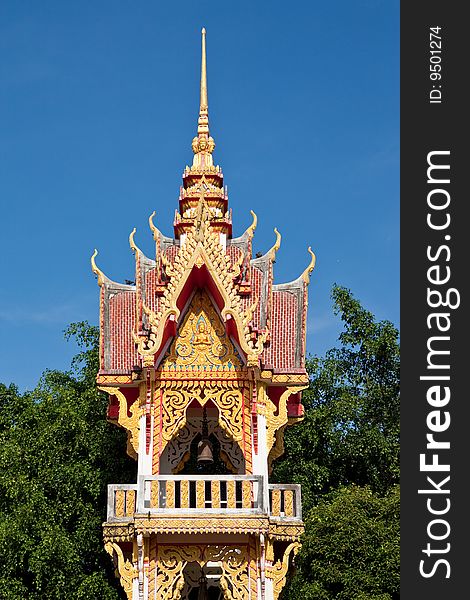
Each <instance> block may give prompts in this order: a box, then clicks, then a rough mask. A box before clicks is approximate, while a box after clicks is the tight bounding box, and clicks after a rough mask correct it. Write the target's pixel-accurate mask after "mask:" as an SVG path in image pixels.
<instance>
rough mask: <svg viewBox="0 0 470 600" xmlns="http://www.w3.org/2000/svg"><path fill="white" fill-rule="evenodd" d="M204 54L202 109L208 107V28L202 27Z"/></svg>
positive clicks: (202, 65) (202, 60)
mask: <svg viewBox="0 0 470 600" xmlns="http://www.w3.org/2000/svg"><path fill="white" fill-rule="evenodd" d="M201 33H202V56H201V102H200V111H201V112H202V110H203V109H206V110H207V109H208V107H209V105H208V103H207V68H206V29H205V27H203V28H202V32H201Z"/></svg>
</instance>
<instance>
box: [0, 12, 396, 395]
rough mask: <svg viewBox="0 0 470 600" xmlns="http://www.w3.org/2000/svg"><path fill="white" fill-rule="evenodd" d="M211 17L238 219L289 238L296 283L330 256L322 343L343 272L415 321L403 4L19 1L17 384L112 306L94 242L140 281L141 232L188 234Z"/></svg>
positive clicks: (314, 328)
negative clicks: (403, 135) (404, 223)
mask: <svg viewBox="0 0 470 600" xmlns="http://www.w3.org/2000/svg"><path fill="white" fill-rule="evenodd" d="M202 26H205V27H206V29H207V51H208V87H209V116H210V126H211V134H212V136H213V137H214V139H215V142H216V145H217V147H216V150H215V152H214V158H215V162H216V163H217V164H220V165H221V166H222V168H223V171H224V175H225V183H226V184H227V185H228V189H229V200H230V206H231V207H232V209H233V220H234V235H239V234H241V233H242V232H243V231H244V230H245V228H246V227H247V226H248V225H249V223H250V222H251V217H250V214H249V211H250V209H253V210H254V211H255V212H256V213H257V215H258V228H257V231H256V235H255V252H256V251H266V250H267V249H269V248H270V247H271V245H272V244H273V242H274V238H275V236H274V233H273V228H274V227H276V226H277V227H278V229H279V230H280V232H281V234H282V236H283V239H282V245H281V249H280V251H279V252H278V255H277V262H276V271H275V277H276V281H277V282H278V283H281V282H285V281H290V280H292V279H294V278H296V277H297V276H298V274H299V273H300V272H302V270H303V269H304V268H305V266H306V265H307V264H308V261H309V255H308V254H307V246H309V245H311V246H312V248H313V250H314V251H315V253H316V254H317V266H316V269H315V271H314V273H313V276H312V280H311V285H310V305H309V306H310V310H309V323H308V331H309V334H308V349H309V351H310V352H311V353H323V352H324V351H325V350H326V349H327V348H329V347H331V346H333V345H335V342H336V337H337V335H338V331H339V326H338V321H337V320H336V319H335V318H334V317H333V314H332V310H331V300H330V290H331V287H332V285H333V283H334V282H336V283H338V284H341V285H344V286H346V287H349V288H350V289H351V290H352V291H353V292H354V294H355V295H356V297H357V298H359V299H360V300H361V301H362V303H363V304H364V305H365V306H366V307H367V308H368V309H370V310H371V311H372V312H374V313H375V314H376V315H377V317H378V318H380V319H389V320H391V321H393V322H394V323H396V324H397V325H398V322H399V3H398V2H396V1H392V2H385V1H378V0H377V1H373V0H369V1H366V0H362V1H361V0H357V1H356V2H349V1H345V0H344V1H343V0H341V1H339V0H337V1H332V2H322V3H319V2H315V1H309V2H291V3H285V2H276V1H270V2H268V1H266V0H263V1H258V2H248V1H245V0H241V1H240V0H239V1H238V2H230V3H229V2H220V1H219V2H215V1H213V0H210V1H209V0H200V1H199V2H197V3H195V2H189V1H180V2H174V3H163V2H158V1H156V0H153V1H151V0H141V1H139V2H130V1H121V0H113V1H112V2H107V1H99V2H63V1H54V0H47V1H44V2H40V3H39V2H33V1H30V2H15V1H13V0H4V1H3V2H2V3H1V4H0V80H1V86H0V132H1V133H0V204H1V213H0V214H1V223H2V226H1V231H2V252H1V273H2V280H1V283H0V289H1V294H0V342H1V343H0V381H2V382H4V383H10V382H15V383H16V384H17V385H19V387H20V389H27V388H32V387H33V386H34V385H35V384H36V382H37V380H38V378H39V376H40V374H41V373H42V371H43V370H44V369H46V368H51V369H53V368H58V369H67V368H68V366H69V363H70V359H71V357H72V356H73V354H74V353H75V352H76V347H75V346H74V345H73V343H71V342H68V343H67V342H65V340H64V338H63V330H64V329H65V327H66V326H67V325H68V324H69V323H70V322H72V321H79V320H88V321H89V322H91V323H97V320H98V300H99V294H98V287H97V284H96V280H95V278H94V276H93V274H92V273H91V270H90V266H89V265H90V263H89V258H90V255H91V253H92V252H93V249H94V248H95V247H96V248H98V250H99V252H100V254H99V257H98V259H97V262H98V264H99V265H100V267H101V268H102V269H103V270H104V272H105V273H106V274H107V275H108V276H109V277H111V278H112V279H115V280H117V281H124V279H133V266H134V259H133V255H132V253H131V251H130V249H129V244H128V235H129V233H130V231H131V230H132V228H133V227H134V226H135V227H136V228H137V234H136V242H137V244H138V245H139V247H140V248H142V250H143V251H144V252H145V253H146V254H147V255H148V256H152V252H153V242H152V236H151V233H150V231H149V230H148V225H147V219H148V215H149V214H150V213H151V212H152V211H153V210H156V211H157V216H156V218H155V222H156V224H157V225H158V227H159V228H160V229H161V230H162V231H163V232H164V233H166V234H167V235H170V234H171V233H172V222H173V216H174V210H175V208H176V206H177V199H178V190H179V185H180V183H181V174H182V171H183V168H184V166H185V165H186V164H188V163H190V161H191V158H192V151H191V140H192V138H193V136H194V135H195V131H196V120H197V112H198V94H199V90H198V85H199V69H200V30H201V27H202Z"/></svg>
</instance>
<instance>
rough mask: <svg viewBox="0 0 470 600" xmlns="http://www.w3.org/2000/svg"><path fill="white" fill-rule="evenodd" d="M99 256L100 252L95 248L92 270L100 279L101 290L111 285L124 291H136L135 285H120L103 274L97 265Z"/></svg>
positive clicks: (92, 256) (92, 257) (91, 258)
mask: <svg viewBox="0 0 470 600" xmlns="http://www.w3.org/2000/svg"><path fill="white" fill-rule="evenodd" d="M97 256H98V250H97V249H96V248H95V250H94V252H93V254H92V255H91V257H90V262H91V270H92V271H93V273H94V274H95V275H96V277H97V279H98V286H99V287H100V288H101V287H103V286H106V285H111V286H113V287H117V288H121V289H123V290H130V291H133V290H135V286H134V285H129V284H127V283H119V281H113V280H112V279H110V278H109V277H108V276H107V275H105V274H104V273H103V271H102V270H101V269H100V268H99V267H98V265H97V264H96V261H95V259H96V257H97Z"/></svg>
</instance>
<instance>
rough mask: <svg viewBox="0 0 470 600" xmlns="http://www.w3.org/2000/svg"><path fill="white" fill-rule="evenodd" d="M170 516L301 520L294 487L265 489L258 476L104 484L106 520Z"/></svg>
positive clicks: (183, 477)
mask: <svg viewBox="0 0 470 600" xmlns="http://www.w3.org/2000/svg"><path fill="white" fill-rule="evenodd" d="M170 513H171V514H172V515H174V516H175V517H177V516H178V515H183V514H184V515H187V516H189V515H194V516H195V515H196V514H198V515H201V513H204V514H206V515H207V514H221V513H222V514H225V513H226V514H232V515H233V514H237V515H240V516H241V515H247V514H263V515H270V516H272V517H273V518H276V519H301V518H302V515H301V504H300V486H299V485H279V484H272V485H269V486H268V489H267V490H266V489H265V486H264V478H263V477H262V476H261V475H206V476H199V475H151V476H143V477H140V478H139V482H138V484H137V485H129V484H125V485H115V484H112V485H109V486H108V522H116V521H121V522H122V521H130V520H132V519H133V518H134V515H135V514H140V515H146V516H152V515H154V516H155V515H160V516H162V515H165V514H166V515H168V514H170Z"/></svg>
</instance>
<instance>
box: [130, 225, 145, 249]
mask: <svg viewBox="0 0 470 600" xmlns="http://www.w3.org/2000/svg"><path fill="white" fill-rule="evenodd" d="M136 231H137V229H136V228H135V227H134V229H133V230H132V231H131V233H130V234H129V246H130V247H131V250H132V252H134V254H135V253H136V252H140V253H141V254H142V251H141V250H140V248H138V247H137V245H136V243H135V241H134V236H135V232H136Z"/></svg>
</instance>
